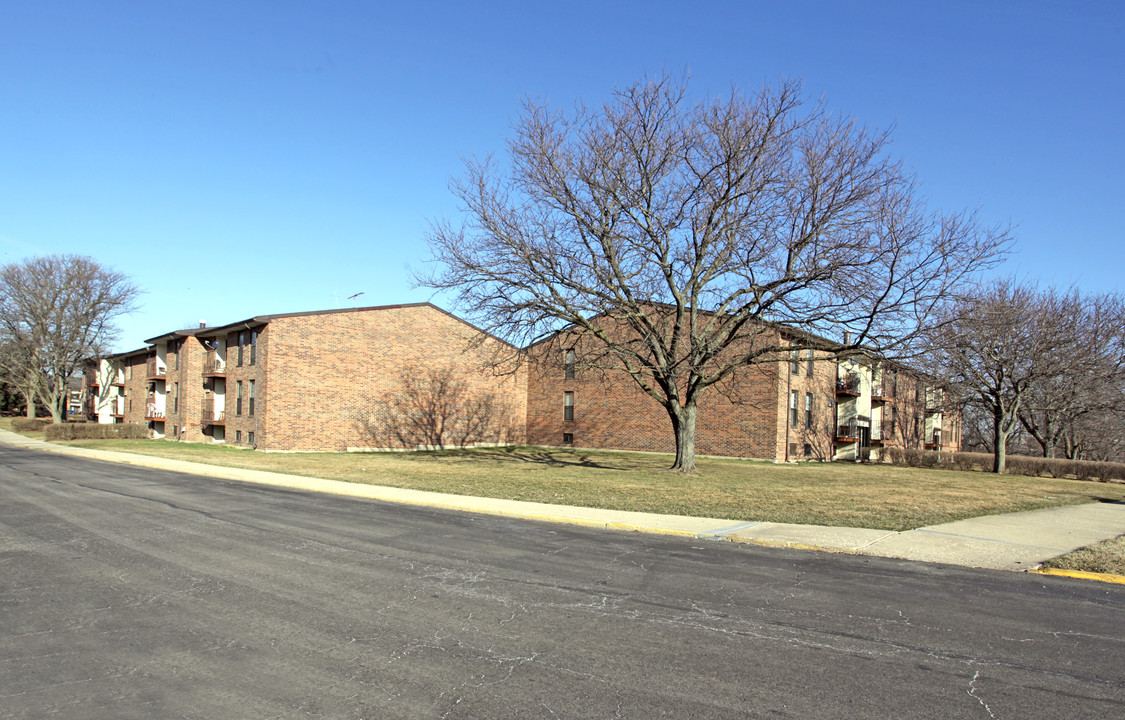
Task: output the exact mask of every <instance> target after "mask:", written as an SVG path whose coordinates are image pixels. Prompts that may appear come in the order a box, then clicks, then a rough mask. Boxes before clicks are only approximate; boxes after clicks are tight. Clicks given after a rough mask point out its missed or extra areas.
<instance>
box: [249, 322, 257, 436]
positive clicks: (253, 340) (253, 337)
mask: <svg viewBox="0 0 1125 720" xmlns="http://www.w3.org/2000/svg"><path fill="white" fill-rule="evenodd" d="M257 354H258V331H257V330H251V331H250V364H251V365H253V364H254V358H255V357H257ZM251 442H253V441H251Z"/></svg>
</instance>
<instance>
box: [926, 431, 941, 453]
mask: <svg viewBox="0 0 1125 720" xmlns="http://www.w3.org/2000/svg"><path fill="white" fill-rule="evenodd" d="M925 447H926V449H927V450H941V431H940V430H935V431H934V434H933V436H932V437H930V438H928V439H927V442H926V443H925Z"/></svg>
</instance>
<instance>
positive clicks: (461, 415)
mask: <svg viewBox="0 0 1125 720" xmlns="http://www.w3.org/2000/svg"><path fill="white" fill-rule="evenodd" d="M398 384H399V389H398V391H397V392H395V393H394V394H392V395H391V396H389V397H387V398H386V399H385V401H384V402H383V403H381V406H380V408H379V411H378V412H377V413H376V414H374V415H363V416H361V417H360V418H358V423H359V426H360V429H361V430H362V432H363V433H364V435H366V436H367V437H368V439H370V440H371V441H373V442H375V443H376V444H377V445H379V446H381V447H401V448H411V449H413V448H418V447H425V448H433V449H439V450H440V449H443V448H445V447H449V446H453V447H466V446H468V445H472V444H474V443H478V442H501V441H502V440H503V439H504V437H505V430H506V419H507V415H508V413H507V408H506V407H505V405H504V403H503V401H502V400H500V399H499V398H498V397H497V396H496V395H495V393H487V392H482V391H478V390H474V389H472V388H471V387H470V386H469V384H468V383H467V382H466V381H465V380H463V379H461V378H459V377H458V376H457V375H456V374H455V373H454V371H453V369H452V368H448V367H443V368H433V369H430V370H428V371H423V372H419V371H418V370H416V369H414V368H404V369H403V370H402V372H401V373H400V375H399V383H398Z"/></svg>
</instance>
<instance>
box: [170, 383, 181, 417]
mask: <svg viewBox="0 0 1125 720" xmlns="http://www.w3.org/2000/svg"><path fill="white" fill-rule="evenodd" d="M179 411H180V384H179V383H172V412H174V413H178V412H179Z"/></svg>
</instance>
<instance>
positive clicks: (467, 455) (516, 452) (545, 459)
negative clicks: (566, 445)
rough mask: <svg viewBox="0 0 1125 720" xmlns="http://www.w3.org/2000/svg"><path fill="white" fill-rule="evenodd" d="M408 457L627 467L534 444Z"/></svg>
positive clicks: (411, 456) (626, 466)
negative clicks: (538, 446) (533, 445)
mask: <svg viewBox="0 0 1125 720" xmlns="http://www.w3.org/2000/svg"><path fill="white" fill-rule="evenodd" d="M404 457H405V459H407V460H433V459H437V460H455V461H465V462H497V463H510V464H525V465H545V466H548V467H558V468H563V467H583V468H591V469H596V470H628V469H629V466H628V465H626V464H625V463H624V462H620V463H607V462H605V461H604V460H605V459H604V458H602V459H600V460H594V459H593V458H591V457H590V456H589V455H585V454H581V453H578V452H575V451H573V450H551V449H550V448H535V447H502V448H474V449H465V450H441V451H424V452H416V453H406V454H405V456H404Z"/></svg>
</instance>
